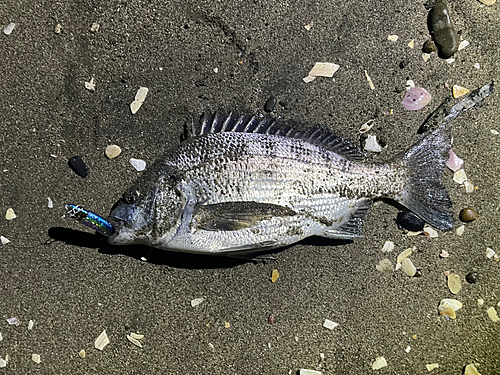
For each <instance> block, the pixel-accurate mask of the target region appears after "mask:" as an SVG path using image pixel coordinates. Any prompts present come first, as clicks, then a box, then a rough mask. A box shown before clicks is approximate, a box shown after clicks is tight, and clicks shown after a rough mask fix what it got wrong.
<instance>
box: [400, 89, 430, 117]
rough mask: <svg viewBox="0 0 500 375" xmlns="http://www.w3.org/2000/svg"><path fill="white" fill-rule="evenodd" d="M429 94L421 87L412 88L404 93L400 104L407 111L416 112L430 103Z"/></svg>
mask: <svg viewBox="0 0 500 375" xmlns="http://www.w3.org/2000/svg"><path fill="white" fill-rule="evenodd" d="M431 98H432V97H431V94H429V92H428V91H427V90H426V89H424V88H423V87H412V88H410V89H409V90H408V91H406V94H405V97H404V98H403V101H402V103H401V104H403V107H405V108H406V109H407V110H409V111H418V110H419V109H422V108H424V107H425V106H426V105H427V104H429V102H430V101H431Z"/></svg>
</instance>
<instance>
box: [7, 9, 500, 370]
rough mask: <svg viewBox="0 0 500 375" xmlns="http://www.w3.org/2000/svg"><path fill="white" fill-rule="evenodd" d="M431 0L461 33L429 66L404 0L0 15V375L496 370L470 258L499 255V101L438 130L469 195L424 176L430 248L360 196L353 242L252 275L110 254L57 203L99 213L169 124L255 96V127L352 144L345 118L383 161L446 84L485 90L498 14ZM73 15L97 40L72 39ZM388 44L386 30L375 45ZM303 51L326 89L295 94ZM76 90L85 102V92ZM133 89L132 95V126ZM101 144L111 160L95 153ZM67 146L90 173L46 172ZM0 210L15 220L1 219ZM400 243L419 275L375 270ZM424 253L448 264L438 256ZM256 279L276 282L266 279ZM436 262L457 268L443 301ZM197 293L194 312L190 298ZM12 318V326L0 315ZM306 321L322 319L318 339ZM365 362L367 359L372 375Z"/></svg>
mask: <svg viewBox="0 0 500 375" xmlns="http://www.w3.org/2000/svg"><path fill="white" fill-rule="evenodd" d="M450 7H451V12H452V17H453V20H454V23H455V26H456V29H457V30H458V31H459V35H460V37H461V38H462V39H464V40H468V41H469V43H470V45H469V46H468V47H466V48H465V49H464V50H462V51H460V52H458V53H457V54H456V55H455V61H454V62H453V63H451V64H449V63H447V62H446V61H444V60H441V59H439V58H438V57H437V56H436V55H435V54H434V55H432V56H431V58H430V60H429V61H428V62H424V60H423V59H422V56H421V55H422V52H421V46H422V45H423V43H424V42H425V40H426V39H427V38H428V30H427V25H426V18H427V12H428V11H427V10H426V9H425V7H424V2H423V1H396V2H386V1H368V2H342V1H329V2H301V1H286V0H285V1H269V2H262V1H253V2H240V1H226V2H222V1H217V2H215V1H183V2H180V1H156V0H154V1H109V2H106V3H101V2H97V1H86V0H84V1H78V2H76V1H69V2H51V1H12V0H8V1H6V2H4V3H3V4H1V5H0V15H1V18H0V19H1V24H2V28H3V27H4V26H6V25H7V24H8V23H10V22H14V23H16V27H15V28H14V30H13V32H12V33H11V34H10V35H8V36H7V35H5V34H4V33H3V32H2V33H1V34H0V39H1V48H0V58H1V64H0V76H1V77H2V78H1V79H0V108H1V113H2V116H1V121H0V126H1V132H0V140H1V142H0V144H1V148H0V164H1V165H0V208H1V212H2V217H1V218H0V235H2V236H5V237H6V238H8V239H9V240H10V241H11V243H9V244H7V245H3V246H0V254H1V259H2V262H1V263H0V290H1V293H0V296H1V303H0V317H1V318H2V321H0V333H1V334H2V337H3V340H2V341H1V342H0V357H1V358H3V359H5V356H6V355H7V354H8V355H9V358H10V359H9V361H8V363H7V367H6V368H5V370H3V371H5V372H6V373H7V372H9V373H12V374H54V373H57V374H63V373H65V374H94V373H96V374H123V373H129V374H145V373H148V372H150V373H155V374H295V373H297V372H298V370H300V369H301V368H307V369H313V370H317V371H322V372H323V374H370V373H381V374H382V373H383V374H427V373H428V371H427V369H426V367H425V365H426V364H432V363H438V364H439V368H438V369H435V370H433V371H432V374H461V373H462V369H463V367H464V366H465V365H467V364H469V363H476V364H478V366H477V367H478V369H479V372H480V373H481V374H483V375H487V374H498V373H500V360H499V357H498V346H499V344H500V338H499V337H500V328H499V327H500V323H494V322H492V321H491V320H490V318H489V317H488V316H487V314H486V309H487V308H488V307H490V306H495V307H496V308H497V310H499V311H500V308H499V307H497V303H498V302H499V301H500V287H499V284H498V280H499V277H500V262H497V261H495V260H493V259H488V258H486V256H485V252H486V248H487V247H490V248H492V249H493V250H495V251H497V252H500V239H499V235H498V230H499V226H498V223H499V219H500V214H499V204H500V202H499V199H498V198H499V182H498V181H499V178H500V167H499V164H498V157H497V155H498V150H499V145H500V138H499V137H500V136H498V135H493V134H492V133H491V132H490V130H491V129H496V130H498V131H500V99H499V96H498V94H494V95H493V96H492V97H491V98H489V99H488V100H487V101H486V103H485V104H484V105H483V106H482V107H481V108H479V109H472V110H470V111H469V112H467V113H466V114H465V115H464V116H461V117H460V118H458V119H457V120H455V121H454V122H453V136H454V146H453V149H454V151H455V152H456V154H457V155H458V156H460V157H461V158H463V159H464V160H465V170H466V172H467V176H468V177H469V178H470V180H471V181H472V182H473V183H474V185H476V186H477V187H478V189H477V191H475V192H473V193H471V194H466V193H465V191H464V188H463V187H462V186H460V185H458V184H456V183H455V182H453V181H452V175H453V174H452V172H451V171H449V170H447V171H446V172H445V174H444V176H443V180H444V183H445V185H446V187H447V189H448V190H449V192H450V195H451V197H452V200H453V202H454V206H453V211H454V213H455V218H456V219H457V223H456V225H455V228H454V230H453V231H450V232H441V231H439V236H438V237H437V238H432V239H427V238H425V237H424V236H418V237H411V238H410V237H408V236H406V234H405V233H403V232H402V231H401V230H399V229H398V228H397V226H396V224H395V222H394V220H395V217H396V215H397V213H398V209H397V208H396V207H394V206H392V205H388V204H385V203H381V204H377V205H375V206H374V207H373V208H372V209H371V210H370V212H369V214H368V215H367V218H366V222H365V227H364V230H365V237H363V238H362V239H359V240H356V241H354V242H352V243H348V244H338V243H335V242H332V241H326V240H320V239H312V240H308V241H304V242H303V243H300V244H297V245H295V246H291V247H289V248H287V249H285V250H283V251H280V252H277V254H276V260H275V261H270V262H267V263H258V264H255V263H253V262H242V261H237V260H231V259H225V258H217V257H203V256H193V255H184V254H178V253H174V252H162V251H158V250H151V249H148V248H145V247H140V246H131V247H111V246H107V245H106V244H105V243H103V242H102V241H101V240H100V239H99V238H98V237H96V236H95V235H94V234H93V233H92V232H91V231H89V230H86V229H85V228H84V227H83V226H81V225H78V223H76V222H73V221H69V220H64V219H62V218H61V217H62V215H63V214H64V204H65V203H74V204H80V205H82V206H84V207H85V208H88V209H90V210H92V211H94V212H96V213H99V214H102V215H104V216H105V215H107V214H108V213H109V211H110V209H111V207H112V205H113V204H114V203H115V202H116V201H117V200H118V199H119V198H120V196H121V194H122V192H123V191H124V190H125V189H126V188H127V187H128V186H129V185H130V184H131V183H132V182H133V181H134V180H135V179H136V178H137V177H138V176H139V174H140V173H139V172H137V171H135V170H134V169H133V168H132V166H131V165H130V164H129V161H128V160H129V159H130V158H132V157H133V158H138V159H143V160H145V161H146V162H147V163H148V164H149V165H150V164H151V163H152V162H153V161H154V160H155V159H157V158H158V157H159V156H161V155H163V154H164V153H166V152H169V151H171V150H173V149H174V148H175V147H176V146H177V145H178V144H179V141H180V135H181V133H182V129H183V124H184V123H185V122H186V121H188V120H189V119H190V118H192V117H198V116H200V114H201V113H202V112H203V111H205V110H207V109H211V110H216V109H218V108H225V109H227V110H231V109H237V110H240V111H249V112H255V111H257V110H261V109H262V108H263V106H264V103H265V102H266V100H267V99H268V98H269V97H270V96H271V95H273V96H275V97H276V98H277V100H278V104H277V105H276V107H275V110H274V112H273V115H275V116H280V117H282V118H284V119H293V120H296V121H299V122H301V123H309V124H326V125H327V126H328V127H329V128H330V129H332V130H334V131H335V132H336V133H337V134H340V135H342V136H344V137H346V138H349V139H351V140H353V141H354V142H356V143H359V140H360V136H359V133H358V129H359V128H360V126H361V125H362V124H363V123H365V122H366V121H368V120H370V119H375V126H374V128H373V129H372V131H371V134H376V135H377V137H378V138H379V139H381V140H382V141H383V142H385V144H386V145H387V148H385V149H384V150H383V151H382V152H381V153H380V154H379V155H370V156H369V157H370V158H372V159H376V160H380V161H382V160H388V159H390V158H391V157H393V156H395V155H396V154H398V153H400V152H402V151H403V150H404V149H406V148H407V147H408V146H410V145H411V144H413V143H414V142H415V141H416V139H417V134H416V131H417V129H418V128H419V126H420V125H421V124H422V123H423V121H424V120H425V118H426V117H427V116H428V115H429V114H430V113H431V112H432V111H433V110H434V109H435V108H437V106H438V105H439V104H440V103H441V102H442V101H443V100H444V99H445V98H446V97H448V96H450V95H451V87H452V85H455V84H456V85H460V86H464V87H467V88H469V89H471V90H472V89H475V88H478V87H480V86H482V85H484V84H486V83H488V82H490V81H492V80H498V78H499V75H498V74H499V73H498V72H499V71H500V69H499V68H500V67H499V60H500V52H499V50H498V35H500V27H499V24H500V22H499V21H500V16H499V15H500V10H499V9H500V8H499V7H500V4H498V3H497V4H495V5H493V6H490V7H486V6H483V5H482V4H481V3H480V2H479V1H466V2H457V1H455V2H452V3H451V4H450ZM94 22H97V23H99V24H100V28H99V30H98V31H96V32H91V26H92V24H93V23H94ZM311 22H312V23H313V27H312V28H311V29H310V30H309V31H307V30H306V29H305V28H304V26H305V25H307V24H310V23H311ZM57 24H60V25H61V33H59V34H57V33H55V28H56V26H57ZM391 34H396V35H398V36H399V39H398V40H397V41H396V42H391V41H388V40H387V36H388V35H391ZM412 39H414V40H415V48H414V49H411V48H409V47H408V46H407V43H408V42H410V41H411V40H412ZM317 61H322V62H324V61H327V62H333V63H336V64H339V65H340V66H341V67H340V69H339V70H338V71H337V72H336V73H335V75H334V80H333V79H331V78H317V79H316V80H315V81H314V82H311V83H304V82H303V80H302V78H304V77H305V76H307V74H308V72H309V70H310V69H311V68H312V67H313V65H314V63H315V62H317ZM475 63H479V65H480V69H476V68H475V67H474V64H475ZM214 69H215V70H217V72H215V71H214ZM365 70H366V71H367V72H368V74H369V76H370V77H371V79H372V81H373V83H374V86H375V89H374V90H370V88H369V86H368V82H367V80H366V77H365V74H364V71H365ZM91 78H94V81H95V85H96V88H95V91H90V90H87V89H86V88H85V85H84V82H86V81H87V82H88V81H90V79H91ZM408 79H412V80H413V81H414V82H415V83H416V85H417V86H422V87H425V88H426V89H427V90H428V91H429V92H430V93H431V94H432V96H433V98H432V101H431V103H430V104H429V105H428V106H427V107H425V108H424V109H422V110H420V111H417V112H413V111H412V112H410V111H406V110H405V109H404V108H403V107H402V106H401V100H402V98H403V95H404V91H405V86H406V81H407V80H408ZM445 83H447V84H448V85H449V87H448V88H446V87H445ZM141 86H145V87H148V88H149V93H148V96H147V98H146V100H145V102H144V104H143V105H142V107H141V108H140V109H139V111H138V112H137V113H136V114H135V115H132V114H131V112H130V108H129V105H130V103H131V102H132V101H133V100H134V97H135V94H136V92H137V89H138V88H139V87H141ZM391 109H393V114H392V115H391V114H390V113H391ZM108 144H117V145H119V146H120V147H122V150H123V152H122V154H121V155H120V156H118V157H117V158H116V159H113V160H109V159H107V158H106V157H105V156H104V150H105V148H106V146H107V145H108ZM74 155H80V156H81V157H82V158H83V159H84V160H85V162H86V163H87V165H88V166H89V168H90V173H89V175H88V177H86V178H85V179H83V178H81V177H79V176H78V175H76V174H75V173H74V172H73V171H71V170H70V169H69V168H68V166H67V160H68V158H70V157H71V156H74ZM47 197H50V198H51V199H52V200H53V202H54V208H52V209H49V208H48V207H47ZM466 206H472V207H474V208H476V209H477V210H478V211H479V212H480V214H481V217H480V219H479V220H478V221H476V222H473V223H468V224H466V225H465V232H464V234H463V235H462V236H461V237H459V236H457V235H456V233H455V229H456V227H458V226H459V225H461V224H460V223H459V222H458V212H459V211H460V209H461V208H463V207H466ZM8 208H13V209H14V211H15V213H16V215H17V218H15V219H14V220H11V221H7V220H5V217H4V214H5V212H6V211H7V209H8ZM386 240H390V241H394V243H395V250H394V251H393V252H392V253H389V254H384V253H382V252H381V248H382V246H383V244H384V242H385V241H386ZM412 246H415V247H416V252H414V254H412V255H411V259H412V261H413V263H414V264H415V265H416V266H417V267H418V268H420V269H421V270H422V276H421V277H418V278H417V277H413V278H410V277H408V276H406V275H405V274H404V273H403V272H401V271H393V272H388V273H384V274H381V273H380V272H378V271H377V270H376V269H375V266H376V264H378V262H379V261H380V260H381V259H384V258H389V259H390V260H391V261H392V262H393V264H394V263H395V259H396V256H397V254H399V253H400V252H401V251H403V250H404V249H406V248H408V247H412ZM443 250H446V251H448V252H449V254H450V256H449V257H448V258H444V259H443V258H440V257H439V254H440V253H441V252H442V251H443ZM141 257H145V258H146V259H147V261H143V260H141ZM273 269H277V270H279V273H280V278H279V279H278V280H277V281H276V282H275V283H272V282H271V281H270V278H271V273H272V270H273ZM445 271H452V272H455V273H457V274H459V275H460V276H461V278H462V290H461V291H460V292H459V293H458V294H457V295H456V296H454V295H452V294H451V293H450V291H449V290H448V288H447V285H446V277H445V275H444V272H445ZM470 272H478V273H479V280H478V282H477V283H475V284H468V283H467V282H465V280H464V278H465V275H466V274H467V273H470ZM198 297H203V298H205V300H204V302H203V303H201V304H200V305H199V306H197V307H195V308H193V307H191V304H190V301H191V300H192V299H194V298H198ZM443 298H456V299H458V300H460V301H461V302H462V303H463V307H462V309H461V310H459V311H458V312H457V319H456V320H451V321H447V320H445V319H444V318H443V317H440V316H439V315H438V310H437V306H438V304H439V302H440V300H441V299H443ZM478 298H482V299H484V301H485V302H484V305H483V306H482V307H478V306H477V303H476V300H477V299H478ZM270 314H273V315H274V317H275V321H274V324H272V325H271V324H269V323H268V317H269V315H270ZM12 316H15V317H17V318H18V319H19V321H20V325H19V326H18V327H15V326H9V325H8V324H7V322H6V320H5V319H7V318H10V317H12ZM325 319H329V320H332V321H334V322H336V323H338V324H339V325H338V327H336V328H334V329H333V330H332V331H330V330H328V329H326V328H323V327H322V324H323V322H324V321H325ZM29 320H33V321H34V327H33V329H32V330H31V331H28V329H27V327H28V322H29ZM226 323H229V325H228V324H226ZM226 326H228V327H226ZM103 330H106V332H107V334H108V336H109V339H110V344H109V345H108V346H106V347H105V348H104V349H103V350H102V351H98V350H96V349H95V348H94V340H95V339H96V338H97V336H98V335H99V334H100V333H101V332H102V331H103ZM131 332H136V333H139V334H143V335H144V338H143V339H142V340H141V342H142V345H143V347H142V348H139V347H136V346H134V345H133V344H132V343H131V342H129V341H128V340H127V338H126V336H127V334H130V333H131ZM408 346H410V347H411V350H410V351H409V353H407V352H405V349H406V348H407V347H408ZM82 349H84V350H85V351H86V357H85V358H84V359H82V358H80V357H79V355H78V352H79V351H80V350H82ZM34 353H35V354H39V355H40V356H41V363H40V364H36V363H35V362H33V361H32V360H31V356H32V354H34ZM380 356H384V357H385V358H386V360H387V362H388V366H387V367H385V368H383V369H381V370H378V371H373V370H372V363H373V362H374V360H375V358H377V357H380Z"/></svg>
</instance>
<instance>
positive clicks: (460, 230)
mask: <svg viewBox="0 0 500 375" xmlns="http://www.w3.org/2000/svg"><path fill="white" fill-rule="evenodd" d="M464 230H465V225H461V226H459V227H458V228H457V236H461V235H462V234H464Z"/></svg>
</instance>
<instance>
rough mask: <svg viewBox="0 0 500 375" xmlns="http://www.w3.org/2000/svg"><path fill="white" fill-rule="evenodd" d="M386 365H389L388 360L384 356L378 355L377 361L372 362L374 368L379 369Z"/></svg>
mask: <svg viewBox="0 0 500 375" xmlns="http://www.w3.org/2000/svg"><path fill="white" fill-rule="evenodd" d="M386 366H387V360H386V359H385V358H384V357H377V358H375V362H373V364H372V369H373V370H379V369H381V368H383V367H386Z"/></svg>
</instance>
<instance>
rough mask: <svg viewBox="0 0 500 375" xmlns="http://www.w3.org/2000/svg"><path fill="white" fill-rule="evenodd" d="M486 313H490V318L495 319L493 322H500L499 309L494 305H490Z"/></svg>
mask: <svg viewBox="0 0 500 375" xmlns="http://www.w3.org/2000/svg"><path fill="white" fill-rule="evenodd" d="M486 313H487V314H488V316H489V318H490V319H491V320H492V321H493V323H497V322H500V318H499V317H498V314H497V311H496V310H495V308H494V307H493V306H491V307H489V308H488V309H487V310H486Z"/></svg>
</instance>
